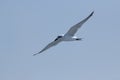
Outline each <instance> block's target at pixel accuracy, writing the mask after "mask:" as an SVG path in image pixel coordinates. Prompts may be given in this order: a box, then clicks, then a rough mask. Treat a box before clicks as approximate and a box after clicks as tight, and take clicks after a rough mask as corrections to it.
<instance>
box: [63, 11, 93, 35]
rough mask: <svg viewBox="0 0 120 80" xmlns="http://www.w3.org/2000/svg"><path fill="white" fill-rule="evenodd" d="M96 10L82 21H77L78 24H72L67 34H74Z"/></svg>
mask: <svg viewBox="0 0 120 80" xmlns="http://www.w3.org/2000/svg"><path fill="white" fill-rule="evenodd" d="M93 13H94V11H93V12H92V13H91V14H90V15H89V16H88V17H86V18H85V19H83V20H82V21H81V22H79V23H77V24H76V25H74V26H72V27H71V28H70V29H69V31H68V32H67V33H66V34H65V35H69V36H74V34H75V33H76V32H77V30H78V29H79V28H80V27H81V26H82V25H83V24H84V23H85V22H86V21H87V20H88V19H89V18H90V17H91V16H92V15H93Z"/></svg>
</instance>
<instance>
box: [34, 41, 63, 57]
mask: <svg viewBox="0 0 120 80" xmlns="http://www.w3.org/2000/svg"><path fill="white" fill-rule="evenodd" d="M61 41H62V40H61V39H58V40H54V41H53V42H51V43H49V44H48V45H47V46H46V47H45V48H43V49H42V50H41V51H40V52H38V53H36V54H33V56H35V55H37V54H40V53H42V52H43V51H45V50H47V49H48V48H50V47H53V46H55V45H57V44H58V43H60V42H61Z"/></svg>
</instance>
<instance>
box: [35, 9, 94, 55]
mask: <svg viewBox="0 0 120 80" xmlns="http://www.w3.org/2000/svg"><path fill="white" fill-rule="evenodd" d="M93 13H94V11H93V12H92V13H91V14H90V15H89V16H87V17H86V18H85V19H83V20H82V21H80V22H79V23H77V24H75V25H73V26H72V27H71V28H70V29H69V30H68V32H67V33H66V34H64V35H60V36H58V37H57V38H56V39H55V40H54V41H52V42H51V43H49V44H48V45H47V46H45V47H44V48H43V49H42V50H41V51H40V52H38V53H36V54H33V56H35V55H37V54H40V53H42V52H43V51H45V50H47V49H49V48H50V47H53V46H55V45H57V44H58V43H60V42H62V41H80V40H82V38H78V37H76V36H74V35H75V33H76V32H77V31H78V29H79V28H80V27H81V26H82V25H83V24H84V23H85V22H86V21H87V20H88V19H89V18H90V17H91V16H92V15H93Z"/></svg>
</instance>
